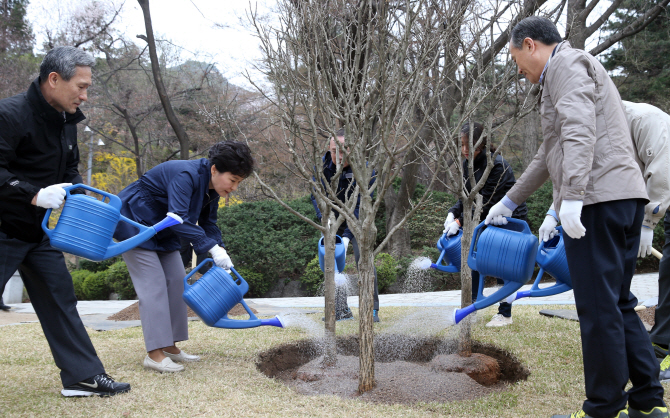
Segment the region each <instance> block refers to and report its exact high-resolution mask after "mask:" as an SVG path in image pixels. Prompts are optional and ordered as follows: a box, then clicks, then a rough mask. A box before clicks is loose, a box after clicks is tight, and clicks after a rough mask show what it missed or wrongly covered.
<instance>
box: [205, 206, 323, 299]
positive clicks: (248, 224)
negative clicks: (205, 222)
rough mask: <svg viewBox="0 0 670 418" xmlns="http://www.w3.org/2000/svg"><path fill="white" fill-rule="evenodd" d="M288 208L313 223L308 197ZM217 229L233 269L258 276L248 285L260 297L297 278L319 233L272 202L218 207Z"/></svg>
mask: <svg viewBox="0 0 670 418" xmlns="http://www.w3.org/2000/svg"><path fill="white" fill-rule="evenodd" d="M287 203H288V205H289V206H290V207H291V208H293V209H295V210H296V211H298V212H299V213H301V214H303V215H305V216H308V217H309V218H311V219H313V220H314V221H316V214H315V212H314V207H313V206H312V202H311V201H310V199H309V196H305V197H302V198H300V199H296V200H293V201H290V202H287ZM218 215H219V216H218V226H219V228H220V229H221V232H222V234H223V242H224V244H225V247H226V250H227V251H228V254H229V255H230V257H231V258H232V260H233V264H234V265H235V268H238V267H240V268H243V269H246V270H248V271H253V272H256V273H260V274H261V275H262V277H263V279H262V280H260V281H258V282H256V283H254V284H253V286H252V283H249V285H250V293H252V294H255V295H260V294H263V293H264V290H263V289H266V290H267V289H269V288H270V287H272V285H273V284H275V283H276V282H277V281H278V280H283V279H285V278H287V277H292V278H293V277H299V276H300V275H301V274H302V273H303V271H304V270H305V266H306V265H307V263H308V262H309V260H311V259H312V258H314V256H315V255H316V254H317V243H318V240H319V238H320V236H321V235H320V233H319V232H318V231H317V230H316V229H314V228H312V227H311V226H310V225H308V224H307V223H306V222H304V221H302V220H301V219H299V218H298V217H296V216H295V215H293V214H292V213H290V212H289V211H288V210H286V209H284V208H283V207H282V206H281V205H279V203H277V202H275V201H274V200H265V201H259V202H246V203H241V204H239V205H234V206H228V207H224V208H221V209H220V210H219V214H218Z"/></svg>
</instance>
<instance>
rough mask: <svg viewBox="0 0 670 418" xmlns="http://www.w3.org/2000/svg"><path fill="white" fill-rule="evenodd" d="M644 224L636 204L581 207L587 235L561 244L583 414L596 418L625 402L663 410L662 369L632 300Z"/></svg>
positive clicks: (639, 204)
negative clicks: (575, 328) (576, 337)
mask: <svg viewBox="0 0 670 418" xmlns="http://www.w3.org/2000/svg"><path fill="white" fill-rule="evenodd" d="M643 216H644V202H643V201H641V200H637V199H629V200H616V201H610V202H603V203H597V204H593V205H588V206H584V208H583V209H582V215H581V221H582V224H583V225H584V227H585V228H586V235H585V236H584V237H582V238H581V239H572V238H570V237H569V236H567V234H566V235H565V237H564V238H565V251H566V255H567V259H568V267H569V269H570V276H571V278H572V286H573V290H574V295H575V305H576V306H577V315H578V316H579V327H580V330H581V337H582V353H583V356H584V381H585V386H586V398H587V399H586V401H584V405H583V407H582V409H583V410H584V412H586V413H587V414H588V415H590V416H593V417H612V416H614V415H615V414H616V412H618V411H619V410H621V409H623V408H625V407H626V402H628V403H629V405H630V406H631V407H632V408H635V409H638V410H645V411H646V410H649V409H651V408H653V407H654V406H662V405H664V404H663V387H662V386H661V384H660V382H659V371H660V370H659V364H658V361H657V360H656V356H655V355H654V351H653V349H652V347H651V341H650V340H649V335H648V334H647V332H646V330H645V328H644V326H643V325H642V321H640V318H639V317H638V316H637V313H636V312H635V311H634V309H633V308H635V306H636V305H637V298H636V297H635V295H633V294H632V293H631V292H630V284H631V280H632V278H633V273H634V272H635V262H636V260H637V253H638V248H639V245H640V228H641V227H642V219H643ZM629 379H630V381H631V383H632V384H633V387H632V388H631V389H630V390H629V391H628V392H626V391H625V387H626V384H627V383H628V380H629Z"/></svg>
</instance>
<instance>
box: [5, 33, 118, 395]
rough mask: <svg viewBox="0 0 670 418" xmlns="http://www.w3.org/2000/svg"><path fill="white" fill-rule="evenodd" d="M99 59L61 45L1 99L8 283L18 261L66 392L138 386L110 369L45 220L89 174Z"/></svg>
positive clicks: (100, 391)
mask: <svg viewBox="0 0 670 418" xmlns="http://www.w3.org/2000/svg"><path fill="white" fill-rule="evenodd" d="M94 65H95V59H94V58H93V57H92V56H91V55H90V54H88V53H87V52H84V51H82V50H80V49H77V48H74V47H71V46H61V47H57V48H54V49H52V50H50V51H49V52H47V54H46V55H45V56H44V60H43V61H42V64H41V65H40V75H39V76H38V77H37V78H36V79H35V81H33V82H32V84H31V85H30V87H29V88H28V91H27V92H25V93H23V94H19V95H17V96H14V97H10V98H7V99H3V100H0V288H3V289H4V287H5V284H6V283H7V281H8V280H9V279H10V278H11V277H12V275H13V274H14V273H15V272H16V270H17V269H18V271H19V274H20V275H21V279H22V280H23V284H24V285H25V287H26V291H27V292H28V296H29V297H30V302H31V303H32V305H33V308H34V309H35V313H36V314H37V317H38V318H39V320H40V325H42V330H43V331H44V336H45V337H46V339H47V342H48V343H49V348H51V354H52V355H53V358H54V361H55V362H56V366H58V368H59V369H60V377H61V382H62V383H63V389H62V390H61V394H62V395H63V396H66V397H71V396H91V395H98V396H111V395H116V394H119V393H124V392H128V391H130V385H129V384H128V383H121V382H115V381H114V379H112V378H111V377H110V376H109V375H108V374H107V373H106V372H105V368H104V367H103V365H102V362H101V361H100V358H98V355H97V353H96V352H95V348H93V344H92V343H91V339H90V338H89V336H88V333H87V332H86V328H84V324H83V323H82V322H81V318H80V317H79V314H78V313H77V298H76V297H75V295H74V286H73V284H72V276H70V273H69V272H68V270H67V267H66V265H65V258H64V257H63V253H62V252H61V251H58V250H56V249H55V248H53V247H52V246H51V244H50V243H49V239H48V238H47V236H46V235H45V234H44V231H43V230H42V227H41V224H42V219H44V216H45V213H46V209H49V208H50V209H57V208H59V207H60V206H61V205H62V204H63V199H64V197H65V190H64V189H63V187H65V186H67V185H70V184H71V183H81V181H82V179H81V175H79V170H78V168H77V166H78V165H79V149H78V148H77V124H78V123H79V122H81V121H82V120H84V119H85V116H84V114H83V113H82V112H81V110H79V105H81V103H83V102H84V101H86V100H87V98H88V96H87V91H88V88H89V87H90V86H91V82H92V80H91V78H92V77H91V67H93V66H94ZM0 296H2V293H0ZM35 384H39V383H38V382H35Z"/></svg>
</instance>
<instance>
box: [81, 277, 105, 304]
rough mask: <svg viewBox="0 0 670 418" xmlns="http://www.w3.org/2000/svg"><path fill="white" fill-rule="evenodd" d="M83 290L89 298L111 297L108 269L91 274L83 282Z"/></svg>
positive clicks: (103, 298)
mask: <svg viewBox="0 0 670 418" xmlns="http://www.w3.org/2000/svg"><path fill="white" fill-rule="evenodd" d="M82 291H83V293H84V296H85V297H86V299H87V300H107V299H109V285H108V284H107V271H99V272H97V273H92V274H89V275H88V276H87V277H86V278H85V279H84V283H83V284H82Z"/></svg>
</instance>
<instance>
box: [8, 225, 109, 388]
mask: <svg viewBox="0 0 670 418" xmlns="http://www.w3.org/2000/svg"><path fill="white" fill-rule="evenodd" d="M17 269H18V270H19V273H20V274H21V279H22V280H23V284H24V285H25V287H26V290H27V291H28V296H29V297H30V302H31V303H32V305H33V308H34V309H35V313H36V314H37V317H38V318H39V320H40V324H41V325H42V330H43V331H44V335H45V336H46V338H47V342H48V343H49V348H51V354H52V355H53V357H54V361H55V362H56V366H58V368H59V369H60V370H61V372H60V377H61V381H62V383H63V386H64V387H65V386H69V385H72V384H75V383H77V382H80V381H82V380H84V379H87V378H89V377H92V376H95V375H97V374H100V373H104V372H105V369H104V367H103V366H102V362H101V361H100V359H99V358H98V355H97V354H96V352H95V349H94V348H93V343H91V339H90V338H89V336H88V334H87V333H86V329H85V328H84V324H83V323H82V322H81V318H80V317H79V313H78V312H77V298H76V297H75V295H74V286H73V285H72V276H70V273H69V272H68V271H67V267H66V266H65V258H64V257H63V253H62V252H60V251H58V250H56V249H54V248H53V247H51V245H50V244H49V239H48V238H47V237H46V236H45V237H44V239H43V240H42V242H40V243H39V244H32V243H27V242H24V241H21V240H18V239H14V238H8V237H7V235H5V234H4V233H2V232H0V284H2V286H3V287H4V285H5V283H7V281H8V280H9V279H10V278H11V277H12V274H14V272H15V271H16V270H17Z"/></svg>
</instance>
